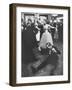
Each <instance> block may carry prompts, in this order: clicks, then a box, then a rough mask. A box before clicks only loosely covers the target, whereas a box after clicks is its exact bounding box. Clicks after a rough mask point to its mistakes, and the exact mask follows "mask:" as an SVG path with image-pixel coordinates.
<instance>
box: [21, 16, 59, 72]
mask: <svg viewBox="0 0 72 90" xmlns="http://www.w3.org/2000/svg"><path fill="white" fill-rule="evenodd" d="M22 27H23V28H22V61H23V62H24V63H26V64H28V63H30V62H33V63H34V62H38V53H39V54H40V55H47V58H46V59H45V60H43V61H41V62H40V64H39V65H38V66H37V67H36V68H35V66H34V65H35V63H34V65H32V66H31V67H32V71H33V73H35V72H37V71H38V70H39V69H41V68H42V67H44V66H45V65H46V64H49V63H51V64H55V67H56V64H57V60H58V54H60V51H59V50H58V48H57V47H55V46H54V40H55V39H58V36H59V35H58V33H57V32H58V31H57V29H58V25H57V23H52V24H50V22H49V21H48V20H46V19H44V20H43V21H42V22H41V20H40V18H39V19H38V20H36V21H35V22H34V23H32V20H31V19H28V21H27V23H25V22H23V23H22ZM55 34H56V35H55ZM39 59H40V58H39ZM53 59H54V60H53Z"/></svg>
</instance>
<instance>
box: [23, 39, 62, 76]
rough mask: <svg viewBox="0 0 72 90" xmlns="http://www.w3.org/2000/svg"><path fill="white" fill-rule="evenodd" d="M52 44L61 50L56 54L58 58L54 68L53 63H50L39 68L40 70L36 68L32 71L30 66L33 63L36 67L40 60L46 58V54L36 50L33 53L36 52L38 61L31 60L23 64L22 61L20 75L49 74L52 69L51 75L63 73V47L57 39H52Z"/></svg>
mask: <svg viewBox="0 0 72 90" xmlns="http://www.w3.org/2000/svg"><path fill="white" fill-rule="evenodd" d="M54 45H55V46H56V47H57V48H58V49H59V50H60V52H61V54H60V55H58V56H59V59H58V63H57V66H56V68H55V69H54V65H52V64H47V65H45V66H44V67H43V68H41V69H40V70H38V71H36V72H35V73H34V72H33V70H32V68H31V66H33V65H34V66H35V67H37V66H38V65H39V64H40V63H41V62H42V60H44V59H45V58H46V56H43V55H41V54H39V53H37V51H34V52H35V53H37V54H36V57H37V59H38V61H35V62H31V63H28V64H25V63H23V62H22V77H31V76H50V75H51V72H52V71H53V74H52V75H63V47H62V46H63V44H62V42H60V41H59V40H57V41H54ZM40 59H41V60H40Z"/></svg>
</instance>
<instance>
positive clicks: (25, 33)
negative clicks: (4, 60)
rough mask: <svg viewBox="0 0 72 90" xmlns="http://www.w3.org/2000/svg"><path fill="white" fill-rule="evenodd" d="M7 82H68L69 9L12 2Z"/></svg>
mask: <svg viewBox="0 0 72 90" xmlns="http://www.w3.org/2000/svg"><path fill="white" fill-rule="evenodd" d="M11 11H12V12H11V14H10V15H13V17H11V16H10V19H11V24H10V25H11V27H10V29H11V31H10V35H11V44H10V46H11V48H10V49H11V57H10V65H11V66H10V68H11V69H10V82H11V84H13V85H43V84H54V83H68V82H70V8H69V7H65V6H63V7H62V6H46V5H29V4H12V6H11Z"/></svg>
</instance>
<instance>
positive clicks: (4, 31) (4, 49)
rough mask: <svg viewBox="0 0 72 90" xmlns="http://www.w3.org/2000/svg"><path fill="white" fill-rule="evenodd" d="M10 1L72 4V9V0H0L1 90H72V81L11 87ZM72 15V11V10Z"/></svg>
mask: <svg viewBox="0 0 72 90" xmlns="http://www.w3.org/2000/svg"><path fill="white" fill-rule="evenodd" d="M10 3H29V4H45V5H57V6H58V5H60V6H70V7H71V11H72V0H0V90H72V82H71V83H70V84H54V85H43V86H28V87H23V86H22V87H11V86H9V85H8V83H9V4H10ZM71 17H72V12H71ZM71 21H72V18H71ZM71 29H72V26H71ZM71 33H72V31H71ZM71 38H72V36H71ZM71 45H72V42H71ZM71 50H72V49H71ZM71 64H72V62H71ZM71 68H72V65H71ZM71 75H72V72H71ZM71 81H72V78H71Z"/></svg>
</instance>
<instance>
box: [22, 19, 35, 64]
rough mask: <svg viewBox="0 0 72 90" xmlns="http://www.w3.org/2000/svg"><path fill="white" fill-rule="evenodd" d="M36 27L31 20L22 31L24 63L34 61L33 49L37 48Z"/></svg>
mask: <svg viewBox="0 0 72 90" xmlns="http://www.w3.org/2000/svg"><path fill="white" fill-rule="evenodd" d="M34 30H35V26H34V24H33V23H32V20H31V19H28V23H27V25H26V26H25V28H24V30H23V31H22V60H23V62H24V63H29V62H32V61H34V55H33V48H34V47H35V46H36V37H35V33H34Z"/></svg>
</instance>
